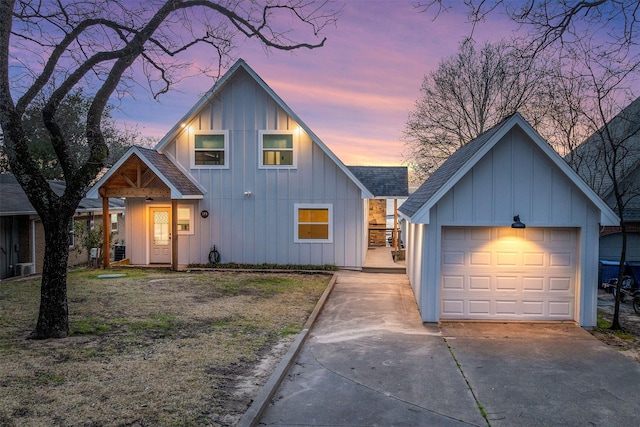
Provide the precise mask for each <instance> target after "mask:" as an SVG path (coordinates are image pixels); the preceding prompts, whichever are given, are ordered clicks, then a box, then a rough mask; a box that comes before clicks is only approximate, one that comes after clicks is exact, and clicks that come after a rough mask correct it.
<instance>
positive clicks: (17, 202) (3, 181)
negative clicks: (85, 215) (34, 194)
mask: <svg viewBox="0 0 640 427" xmlns="http://www.w3.org/2000/svg"><path fill="white" fill-rule="evenodd" d="M49 186H50V187H51V189H52V190H53V192H54V193H56V194H57V195H58V196H61V195H62V194H63V193H64V190H65V187H66V184H65V183H64V181H49ZM109 209H110V210H123V209H124V201H122V200H120V199H109ZM94 211H102V202H101V201H100V200H94V199H87V198H84V199H82V200H81V201H80V204H79V205H78V208H77V209H76V212H94ZM35 214H36V210H35V208H34V207H33V206H32V205H31V202H29V198H28V197H27V195H26V194H25V192H24V190H23V189H22V187H21V186H20V184H18V181H17V180H16V177H15V176H14V175H12V174H0V216H12V215H35Z"/></svg>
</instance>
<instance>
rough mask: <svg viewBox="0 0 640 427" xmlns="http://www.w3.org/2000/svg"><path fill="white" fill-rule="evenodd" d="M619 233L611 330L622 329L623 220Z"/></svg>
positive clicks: (625, 254)
mask: <svg viewBox="0 0 640 427" xmlns="http://www.w3.org/2000/svg"><path fill="white" fill-rule="evenodd" d="M621 217H622V216H621ZM620 234H621V235H622V248H621V251H620V268H619V269H618V283H617V284H616V298H615V305H614V310H613V321H612V322H611V329H613V330H619V329H622V325H621V324H620V299H621V298H622V282H623V281H624V273H625V263H626V261H627V227H626V224H625V222H624V220H621V221H620Z"/></svg>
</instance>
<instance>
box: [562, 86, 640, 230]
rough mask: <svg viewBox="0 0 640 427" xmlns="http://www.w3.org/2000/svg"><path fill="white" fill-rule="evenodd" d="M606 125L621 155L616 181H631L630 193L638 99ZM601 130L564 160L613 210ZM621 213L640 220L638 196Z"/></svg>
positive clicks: (636, 185) (636, 158) (637, 158)
mask: <svg viewBox="0 0 640 427" xmlns="http://www.w3.org/2000/svg"><path fill="white" fill-rule="evenodd" d="M606 126H607V127H608V130H609V132H611V135H612V137H613V138H614V140H615V141H621V150H620V151H621V152H624V155H623V156H621V159H620V162H619V163H618V165H617V170H618V173H619V174H620V175H619V177H620V182H621V183H624V182H629V181H631V183H630V185H631V188H632V189H633V190H632V191H637V190H640V97H639V98H637V99H636V100H635V101H633V102H632V103H630V104H629V105H627V106H626V107H625V108H624V109H623V110H622V111H620V112H619V113H618V114H617V115H616V116H615V117H614V118H613V119H611V120H610V121H609V122H608V123H607V125H606ZM604 130H605V127H603V128H601V129H599V130H598V131H597V132H595V133H594V134H593V135H591V136H590V137H588V138H587V139H585V140H584V142H582V143H581V144H580V145H579V146H578V147H576V149H575V150H574V151H573V153H571V154H569V155H567V159H568V160H569V159H571V160H573V161H574V162H575V166H574V167H575V168H576V170H577V172H578V175H580V176H581V177H582V178H583V179H584V180H585V181H586V182H587V183H588V184H589V185H590V186H591V187H592V188H593V189H594V190H595V191H596V193H598V194H599V195H600V197H602V198H603V199H604V200H605V201H607V202H608V204H609V206H610V207H611V208H612V209H613V208H615V206H616V201H615V198H614V195H613V181H612V179H611V177H610V176H609V173H608V171H607V164H606V161H605V149H606V152H610V151H611V150H610V149H609V148H610V147H609V145H608V144H603V142H604V139H603V138H605V137H606V133H603V131H604ZM603 146H604V148H605V149H603ZM634 181H635V182H634ZM624 214H625V219H626V220H635V221H638V220H640V196H637V197H634V198H632V199H631V200H629V201H627V204H626V205H625V211H624Z"/></svg>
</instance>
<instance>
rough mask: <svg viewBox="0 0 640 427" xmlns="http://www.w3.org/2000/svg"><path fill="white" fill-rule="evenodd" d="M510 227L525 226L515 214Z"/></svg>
mask: <svg viewBox="0 0 640 427" xmlns="http://www.w3.org/2000/svg"><path fill="white" fill-rule="evenodd" d="M511 228H527V226H526V225H524V224H523V223H522V222H521V221H520V215H516V216H514V217H513V224H511Z"/></svg>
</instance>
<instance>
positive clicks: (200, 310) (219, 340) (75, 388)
mask: <svg viewBox="0 0 640 427" xmlns="http://www.w3.org/2000/svg"><path fill="white" fill-rule="evenodd" d="M101 273H103V272H102V271H79V272H74V273H71V274H70V275H69V280H68V299H69V307H70V314H69V320H70V327H71V332H72V335H71V336H70V337H69V338H65V339H63V340H45V341H31V340H26V337H27V335H28V334H29V332H30V331H31V329H32V328H33V322H34V321H35V319H36V317H37V310H38V301H39V288H38V286H39V283H38V282H37V281H36V280H30V281H21V282H10V283H6V282H4V283H2V284H0V360H1V363H0V425H3V426H5V425H6V426H43V425H47V426H196V425H197V426H200V425H233V424H235V423H236V422H237V421H238V420H239V418H240V417H241V416H242V414H243V413H244V412H245V411H246V409H247V408H248V406H249V405H250V403H251V401H252V399H253V398H254V397H255V395H256V394H257V393H258V392H259V389H260V386H261V385H262V384H264V382H266V380H267V379H268V376H269V374H270V372H271V370H272V369H273V368H274V367H275V365H276V364H277V362H278V361H279V359H280V358H281V356H282V355H283V354H284V352H286V349H287V348H288V345H287V344H289V343H290V342H291V341H292V339H293V338H294V337H295V334H297V332H299V331H300V330H301V328H302V326H303V324H304V322H305V321H306V319H307V318H308V316H309V314H310V313H311V311H312V310H313V307H314V306H315V304H316V301H317V300H318V298H319V296H320V295H321V294H322V292H323V291H324V289H325V288H326V286H327V284H328V282H329V276H327V275H314V274H306V275H296V274H261V273H255V274H254V273H226V272H206V273H171V272H158V271H142V270H134V269H126V270H122V271H111V272H110V273H126V274H127V276H126V277H125V278H118V279H113V278H112V279H98V278H97V276H98V274H101ZM283 343H284V344H283ZM265 360H267V361H269V360H271V361H273V363H271V364H269V363H266V367H265V366H262V365H265V363H264V361H265ZM261 361H262V362H263V363H262V364H261V363H260V362H261Z"/></svg>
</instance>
